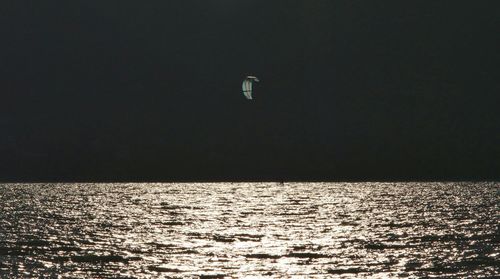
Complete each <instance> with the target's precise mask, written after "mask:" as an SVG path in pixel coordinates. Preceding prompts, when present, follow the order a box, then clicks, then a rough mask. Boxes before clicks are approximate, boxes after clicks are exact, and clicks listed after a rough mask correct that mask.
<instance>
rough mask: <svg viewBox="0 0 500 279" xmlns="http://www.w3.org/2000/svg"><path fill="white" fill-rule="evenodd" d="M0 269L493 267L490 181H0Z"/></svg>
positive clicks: (123, 273)
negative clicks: (7, 182)
mask: <svg viewBox="0 0 500 279" xmlns="http://www.w3.org/2000/svg"><path fill="white" fill-rule="evenodd" d="M0 201H1V202H0V277H2V278H3V277H8V276H10V277H12V278H19V277H25V278H30V277H41V275H42V276H45V277H49V278H51V277H50V276H53V277H54V278H58V276H62V277H64V278H66V277H70V278H95V277H99V278H158V277H167V278H231V277H236V278H239V277H252V276H259V277H266V276H267V277H269V278H276V277H280V278H281V277H285V278H286V277H289V278H294V277H296V278H302V277H308V278H311V277H313V278H314V277H317V278H323V277H326V276H342V277H354V276H356V277H372V278H377V277H380V278H381V277H397V276H409V277H423V276H435V277H443V278H450V277H456V278H462V277H475V278H480V277H483V276H484V277H488V276H489V277H492V276H494V275H498V274H500V269H499V266H500V262H499V258H500V247H499V241H500V226H499V224H500V213H499V212H500V183H495V182H492V183H466V182H464V183H286V184H285V185H280V184H277V183H212V184H210V183H196V184H188V183H186V184H151V183H148V184H137V183H131V184H0Z"/></svg>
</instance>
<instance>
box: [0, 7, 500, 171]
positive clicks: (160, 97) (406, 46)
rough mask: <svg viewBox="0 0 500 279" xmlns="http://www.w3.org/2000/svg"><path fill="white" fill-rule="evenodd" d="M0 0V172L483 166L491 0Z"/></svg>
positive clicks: (495, 101) (491, 131) (494, 33)
mask: <svg viewBox="0 0 500 279" xmlns="http://www.w3.org/2000/svg"><path fill="white" fill-rule="evenodd" d="M1 6H2V7H1V9H0V92H1V93H0V97H1V99H0V181H186V180H196V181H207V180H215V181H222V180H229V181H236V180H239V181H241V180H282V179H283V180H486V179H499V178H500V120H499V118H500V115H499V114H500V113H499V111H500V110H499V104H500V95H499V94H500V68H499V65H500V50H499V46H500V12H499V11H500V1H368V0H364V1H360V0H346V1H336V0H335V1H334V0H316V1H305V0H303V1H294V0H286V1H284V0H283V1H270V0H265V1H264V0H262V1H260V0H211V1H201V0H200V1H191V0H182V1H181V0H179V1H145V2H141V1H130V0H122V1H76V0H73V1H20V0H16V1H4V2H2V4H1ZM247 75H255V76H257V77H259V79H260V81H261V82H260V83H258V84H256V85H255V91H254V98H255V99H254V100H252V101H249V100H246V99H245V98H244V96H243V95H242V93H241V82H242V80H243V78H244V77H245V76H247Z"/></svg>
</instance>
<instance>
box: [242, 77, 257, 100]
mask: <svg viewBox="0 0 500 279" xmlns="http://www.w3.org/2000/svg"><path fill="white" fill-rule="evenodd" d="M254 82H259V79H258V78H257V77H255V76H247V77H246V78H245V79H244V80H243V83H242V84H241V88H242V89H243V95H245V97H246V98H247V99H248V100H252V99H253V98H252V92H253V91H252V85H253V83H254Z"/></svg>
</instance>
